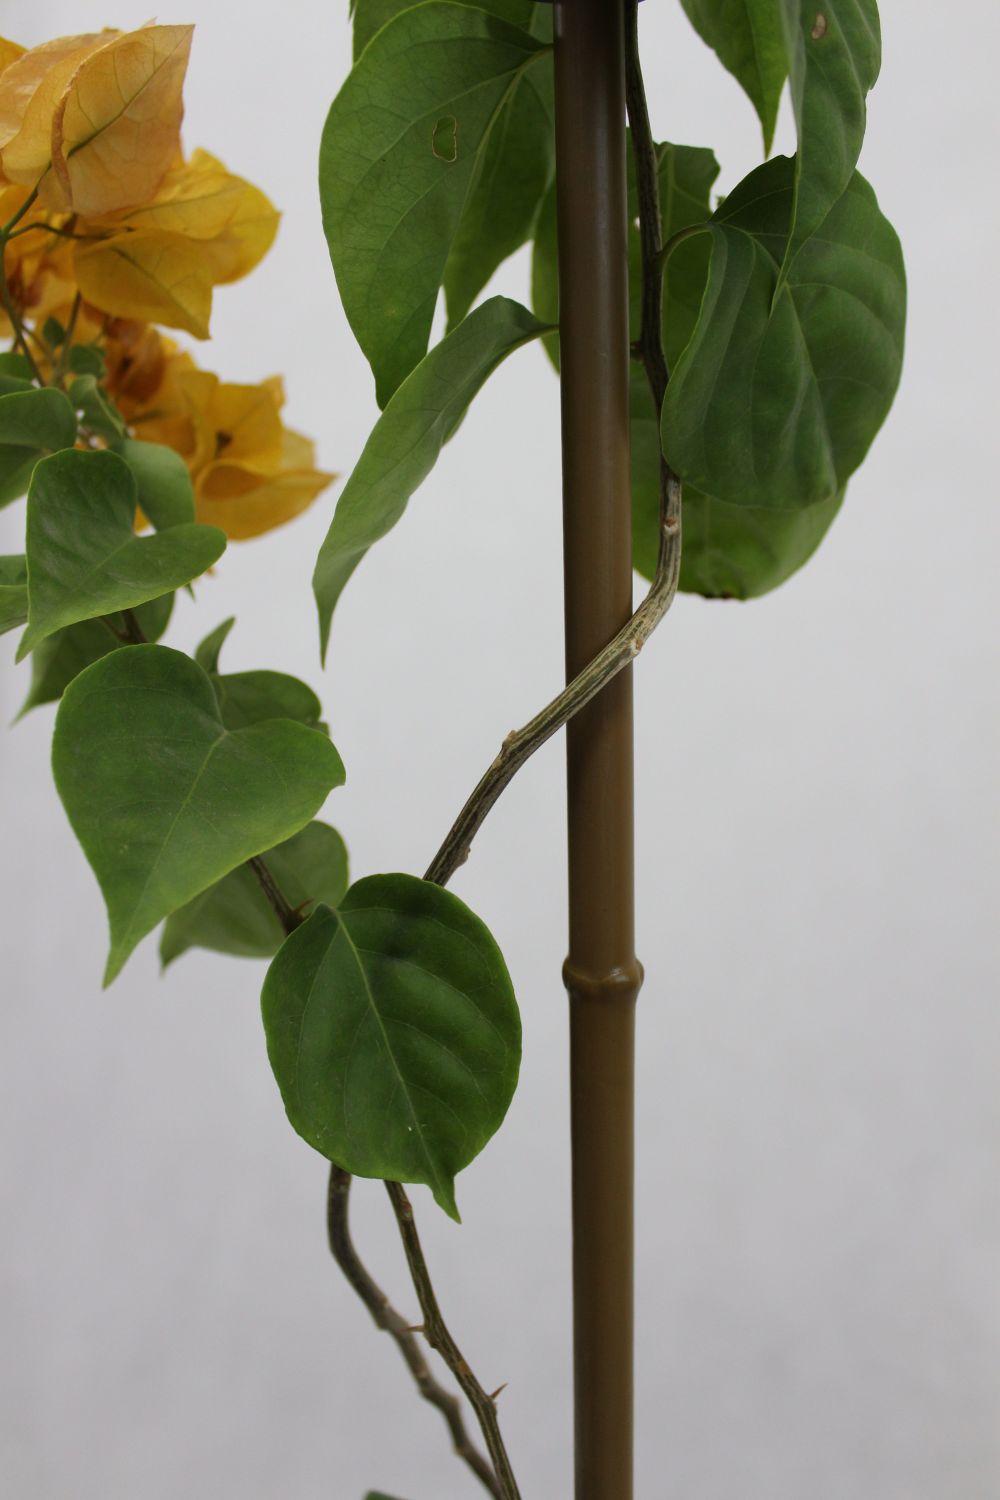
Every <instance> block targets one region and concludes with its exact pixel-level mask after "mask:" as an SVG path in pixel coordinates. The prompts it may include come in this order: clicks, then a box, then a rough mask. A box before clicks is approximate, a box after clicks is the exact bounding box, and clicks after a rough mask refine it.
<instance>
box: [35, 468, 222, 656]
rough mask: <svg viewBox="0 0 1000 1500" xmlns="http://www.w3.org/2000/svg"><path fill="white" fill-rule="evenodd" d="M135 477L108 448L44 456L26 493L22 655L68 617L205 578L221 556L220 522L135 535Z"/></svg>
mask: <svg viewBox="0 0 1000 1500" xmlns="http://www.w3.org/2000/svg"><path fill="white" fill-rule="evenodd" d="M135 506H136V486H135V480H134V478H133V477H132V473H131V471H130V470H129V468H128V465H127V464H126V463H125V462H124V461H123V460H122V459H120V458H118V457H117V455H116V454H114V453H110V452H98V453H84V452H82V451H79V450H75V449H71V450H69V451H67V452H65V453H55V454H53V455H52V457H51V458H46V459H43V460H42V462H41V463H39V464H38V465H37V466H36V468H35V472H34V474H33V475H32V479H31V489H30V491H29V493H28V530H27V546H26V552H27V558H28V628H27V630H26V631H25V633H24V636H23V638H22V640H21V647H20V651H19V653H18V656H19V658H20V657H22V656H24V655H26V653H27V652H28V651H30V650H32V649H33V648H34V647H35V646H36V645H37V644H38V642H39V641H41V640H44V639H45V637H46V636H48V635H52V633H53V632H54V631H56V630H60V629H62V628H63V627H64V626H66V625H73V624H75V623H76V622H77V621H79V620H92V619H95V618H97V617H98V616H101V615H110V614H114V613H115V612H116V611H117V610H122V609H132V608H134V606H135V605H137V604H144V603H145V602H146V601H147V600H148V599H155V598H157V597H158V596H159V595H160V594H167V593H171V592H172V591H173V590H174V589H176V588H179V587H180V585H181V584H184V583H189V582H190V580H191V579H192V578H197V577H199V575H200V574H202V573H204V572H205V571H206V569H207V568H210V567H211V565H212V563H214V562H215V561H216V559H217V558H218V557H220V556H221V554H222V552H223V551H224V549H225V545H226V537H225V533H224V532H222V531H219V530H218V529H217V527H215V526H201V525H197V524H194V523H192V524H190V525H184V526H173V527H171V528H170V529H169V530H168V531H163V532H159V533H157V534H156V535H155V536H148V537H137V536H136V535H135V531H134V529H133V527H134V520H135Z"/></svg>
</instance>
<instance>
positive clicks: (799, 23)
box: [781, 0, 882, 275]
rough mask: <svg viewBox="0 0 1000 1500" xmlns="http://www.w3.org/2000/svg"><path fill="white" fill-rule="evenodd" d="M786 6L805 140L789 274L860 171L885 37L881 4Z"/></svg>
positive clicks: (795, 2) (845, 1)
mask: <svg viewBox="0 0 1000 1500" xmlns="http://www.w3.org/2000/svg"><path fill="white" fill-rule="evenodd" d="M781 7H782V19H783V22H784V27H785V33H786V38H787V46H788V56H789V73H790V79H791V89H792V105H793V108H794V110H795V124H796V128H797V130H798V141H799V149H798V154H797V156H796V158H795V166H796V170H795V206H794V209H793V211H792V221H791V225H790V228H789V236H788V246H787V250H786V254H785V258H784V267H783V275H784V274H785V273H787V271H788V268H789V267H790V265H791V262H792V259H793V257H794V256H795V255H796V254H797V252H798V250H799V249H800V247H801V246H802V245H803V244H804V243H805V242H806V240H807V239H808V238H809V236H810V235H812V234H814V233H815V232H816V230H817V229H818V228H819V227H820V225H821V224H822V223H823V220H824V219H825V218H826V216H827V214H828V213H829V211H830V210H831V208H832V207H833V205H834V204H835V203H836V202H837V200H838V199H839V198H840V196H841V194H842V193H843V192H844V191H845V190H846V188H847V185H848V183H849V182H850V180H851V174H852V173H853V171H854V168H855V167H856V166H857V162H858V157H859V155H860V154H861V143H862V141H863V140H864V136H865V122H866V115H867V110H866V105H865V99H866V97H867V94H868V91H869V89H871V88H872V86H873V85H874V83H875V80H876V79H877V78H878V74H879V67H880V66H881V61H882V39H881V33H880V29H879V19H878V6H877V4H876V3H875V0H829V3H828V0H822V3H820V0H781Z"/></svg>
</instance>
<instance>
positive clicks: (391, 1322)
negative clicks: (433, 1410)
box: [327, 1166, 503, 1500]
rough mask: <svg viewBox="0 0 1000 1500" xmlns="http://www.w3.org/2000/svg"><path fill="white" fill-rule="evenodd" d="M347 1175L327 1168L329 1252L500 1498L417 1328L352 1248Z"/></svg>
mask: <svg viewBox="0 0 1000 1500" xmlns="http://www.w3.org/2000/svg"><path fill="white" fill-rule="evenodd" d="M351 1181H352V1179H351V1174H350V1172H345V1171H344V1170H343V1168H342V1167H336V1166H334V1167H331V1168H330V1185H329V1191H328V1194H327V1233H328V1235H329V1240H330V1252H331V1254H332V1255H333V1258H334V1260H335V1261H336V1262H337V1265H338V1266H339V1267H340V1269H341V1271H343V1273H344V1276H345V1277H346V1278H347V1280H348V1282H349V1283H350V1285H351V1286H352V1287H353V1288H354V1290H355V1291H356V1292H357V1294H358V1296H359V1297H360V1298H361V1300H362V1302H363V1303H364V1304H365V1306H366V1307H367V1309H368V1311H369V1312H370V1313H371V1316H372V1319H373V1321H374V1323H375V1326H376V1327H377V1328H381V1329H382V1330H383V1331H384V1332H385V1333H388V1334H389V1336H390V1337H391V1338H392V1339H393V1340H394V1341H395V1343H396V1347H397V1348H398V1349H399V1352H400V1354H402V1356H403V1359H404V1360H405V1361H406V1365H407V1368H408V1369H409V1371H410V1374H411V1375H412V1376H413V1379H414V1381H415V1382H416V1385H417V1389H418V1390H419V1392H420V1394H421V1396H422V1397H423V1398H424V1400H425V1401H429V1402H430V1404H431V1405H432V1406H436V1407H437V1409H438V1411H439V1412H440V1413H441V1415H442V1416H443V1417H444V1419H445V1422H446V1423H447V1425H448V1431H449V1432H450V1433H451V1440H452V1443H453V1444H454V1448H455V1452H456V1453H457V1454H458V1456H459V1458H461V1459H463V1460H464V1462H465V1463H466V1464H468V1466H469V1468H470V1469H471V1470H472V1472H473V1473H474V1474H475V1476H476V1478H477V1479H478V1480H480V1482H481V1483H482V1484H483V1485H484V1486H485V1487H486V1489H487V1490H488V1491H489V1493H490V1494H491V1495H493V1496H494V1497H495V1500H503V1491H502V1490H501V1489H500V1486H499V1482H498V1480H497V1478H496V1475H495V1474H494V1472H493V1467H492V1465H491V1464H490V1463H489V1462H488V1460H487V1459H486V1458H484V1456H483V1455H482V1454H481V1453H480V1451H479V1449H478V1448H477V1447H476V1445H475V1443H474V1442H473V1441H472V1439H471V1438H470V1437H469V1434H468V1432H467V1431H466V1428H465V1423H464V1421H463V1419H462V1405H461V1402H460V1401H459V1399H458V1397H457V1396H454V1395H452V1394H451V1392H450V1391H447V1390H445V1388H444V1386H443V1385H440V1384H439V1382H438V1381H437V1380H435V1378H434V1376H433V1375H432V1373H431V1371H430V1368H429V1366H428V1364H427V1361H426V1360H425V1359H424V1356H423V1353H422V1352H421V1349H420V1345H419V1343H418V1341H417V1338H416V1333H415V1330H414V1329H413V1328H412V1327H411V1326H410V1325H409V1324H408V1323H407V1321H406V1319H405V1318H404V1317H403V1316H402V1314H401V1313H399V1312H397V1311H396V1309H395V1308H394V1307H393V1306H392V1304H391V1302H390V1301H389V1299H388V1297H387V1296H386V1295H385V1293H384V1292H383V1291H382V1289H381V1287H379V1286H378V1285H377V1283H376V1282H375V1281H374V1279H373V1278H372V1276H371V1275H370V1274H369V1272H368V1270H367V1269H366V1267H365V1266H364V1265H363V1263H362V1261H361V1259H360V1257H359V1256H358V1253H357V1251H356V1250H355V1248H354V1242H353V1240H352V1239H351V1232H350V1223H349V1218H348V1204H349V1198H350V1191H351ZM414 1233H415V1231H414Z"/></svg>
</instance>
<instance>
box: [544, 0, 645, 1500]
mask: <svg viewBox="0 0 1000 1500" xmlns="http://www.w3.org/2000/svg"><path fill="white" fill-rule="evenodd" d="M623 14H624V7H623V6H622V5H621V4H618V3H612V4H609V3H607V0H566V3H560V4H558V5H557V7H556V17H555V101H556V111H555V121H556V135H555V139H556V183H557V192H558V208H559V212H558V223H559V295H560V346H561V369H562V445H563V448H562V451H563V536H564V543H563V545H564V557H565V611H566V672H567V677H568V678H569V679H570V680H572V678H573V677H575V676H576V674H577V672H579V671H581V670H582V669H583V667H584V666H585V665H586V664H587V662H588V661H590V660H591V658H592V657H594V656H595V655H596V654H597V653H598V651H600V649H601V648H602V647H603V646H604V645H605V643H606V642H607V641H609V640H610V639H612V638H613V637H614V636H615V635H616V633H617V632H618V631H619V630H620V629H621V627H622V626H623V625H624V624H625V623H626V621H627V620H628V618H629V616H630V614H631V612H632V489H631V482H630V470H629V329H628V249H627V244H626V217H625V211H626V203H625V196H626V194H625V53H624V31H623ZM566 757H567V791H568V812H569V819H568V838H569V957H568V958H567V960H566V964H565V968H564V977H565V982H566V988H567V991H568V994H569V1024H570V1090H571V1118H572V1160H573V1327H574V1333H573V1339H574V1382H575V1447H576V1494H577V1500H630V1497H631V1494H632V1378H633V1377H632V1362H633V1361H632V1321H633V1314H632V1303H633V1290H632V1282H633V1265H632V1262H633V1252H632V1239H633V1228H632V1225H633V1213H632V1180H633V1128H634V1127H633V1094H634V1087H633V1078H634V1033H635V1002H636V997H637V995H638V992H639V986H640V984H641V982H642V970H641V968H640V966H639V963H638V960H637V959H636V956H635V933H634V928H635V919H634V893H633V810H632V800H633V790H632V782H633V777H632V669H631V667H626V668H625V669H624V670H623V671H621V672H619V673H618V675H617V676H616V677H615V678H614V680H613V681H612V682H611V683H609V685H608V686H607V687H605V688H604V689H603V691H602V692H601V693H600V695H599V696H598V697H596V698H595V699H594V700H593V701H592V702H591V703H590V704H588V705H587V707H586V708H585V709H583V710H582V711H581V712H580V713H579V714H577V715H576V717H575V718H573V719H571V720H570V722H569V724H568V725H567V738H566Z"/></svg>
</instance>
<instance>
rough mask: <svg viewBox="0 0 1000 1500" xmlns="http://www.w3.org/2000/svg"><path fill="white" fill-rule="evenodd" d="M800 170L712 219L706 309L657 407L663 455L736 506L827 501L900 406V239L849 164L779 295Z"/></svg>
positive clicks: (772, 175)
mask: <svg viewBox="0 0 1000 1500" xmlns="http://www.w3.org/2000/svg"><path fill="white" fill-rule="evenodd" d="M793 174H794V166H793V163H792V162H791V161H789V160H788V158H786V157H776V158H775V159H774V160H773V161H770V162H767V163H766V164H765V165H764V166H762V167H759V168H758V169H757V171H755V172H753V173H751V175H750V176H749V177H748V178H746V179H745V180H744V181H743V182H742V183H741V184H740V185H739V187H737V188H736V189H735V190H734V191H733V192H732V193H731V194H730V195H729V197H728V198H727V199H726V200H725V202H724V204H723V205H722V207H721V208H720V209H718V210H717V212H716V213H715V215H714V216H713V218H712V220H711V221H710V223H709V225H708V226H707V229H708V233H710V234H711V237H712V259H711V267H710V271H709V278H708V285H707V287H706V290H705V296H704V300H703V302H702V308H701V315H700V317H699V320H698V325H697V328H696V329H695V332H694V335H693V337H692V339H691V341H690V343H689V344H688V346H687V348H686V349H685V350H684V353H683V355H682V356H681V359H680V360H679V362H678V364H677V366H676V368H675V369H674V372H673V375H672V378H671V381H670V384H669V386H668V388H667V396H666V400H665V401H664V404H663V417H662V424H661V433H662V439H663V451H664V452H665V453H666V455H667V458H668V460H669V461H670V463H671V464H672V466H673V468H674V469H675V470H676V472H677V473H678V474H679V475H680V476H681V478H682V479H683V480H685V481H686V482H688V483H690V484H692V485H693V486H694V487H695V489H697V490H700V491H701V492H702V493H703V494H706V495H712V496H713V497H715V498H716V499H718V500H723V501H725V502H727V503H728V504H732V505H749V506H756V507H768V508H774V509H778V510H792V509H796V508H798V507H800V506H802V505H812V504H813V503H815V502H816V501H819V500H828V499H831V498H832V496H834V495H835V494H836V493H837V492H838V491H839V490H841V489H842V488H843V486H844V484H845V483H846V481H847V479H848V477H849V476H850V475H851V474H852V473H853V472H854V470H855V469H856V468H857V467H858V465H859V464H860V463H861V461H862V459H863V458H864V456H865V454H866V452H867V451H868V448H869V445H870V444H871V442H872V439H873V438H874V436H875V434H876V432H877V431H878V429H879V427H880V426H881V424H882V422H883V420H884V418H885V416H886V413H887V412H888V410H889V407H890V405H891V403H892V398H893V396H894V394H895V391H896V386H897V384H898V382H899V374H900V368H901V365H902V356H903V326H904V321H905V313H906V284H905V277H904V273H903V260H902V254H901V252H900V248H899V240H898V239H897V237H896V234H895V231H894V230H893V228H892V226H891V224H890V223H889V222H888V220H887V219H885V218H884V217H883V215H882V214H881V213H880V212H879V207H878V204H877V202H876V200H875V194H874V193H873V192H872V190H871V188H870V187H869V186H868V184H867V183H866V182H865V181H864V179H863V178H862V177H860V176H859V175H858V174H857V173H855V175H854V177H853V178H852V179H851V182H850V184H849V186H848V188H847V191H846V192H845V193H844V195H843V197H841V198H840V199H838V201H837V202H836V203H835V204H834V206H833V208H832V209H831V210H830V213H829V214H828V215H827V217H826V219H825V220H824V222H823V226H822V232H821V233H818V234H816V235H814V236H813V237H812V238H811V239H809V240H808V241H807V242H806V243H805V245H804V246H803V247H802V249H801V250H800V251H799V253H798V255H797V256H796V258H795V260H794V262H793V264H792V266H791V268H790V271H789V273H788V277H787V279H786V280H785V282H784V284H783V286H782V287H781V289H780V291H777V284H778V268H779V266H780V264H781V257H782V253H783V250H784V245H785V238H786V233H787V226H788V219H789V214H790V211H791V203H792V192H793Z"/></svg>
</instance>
